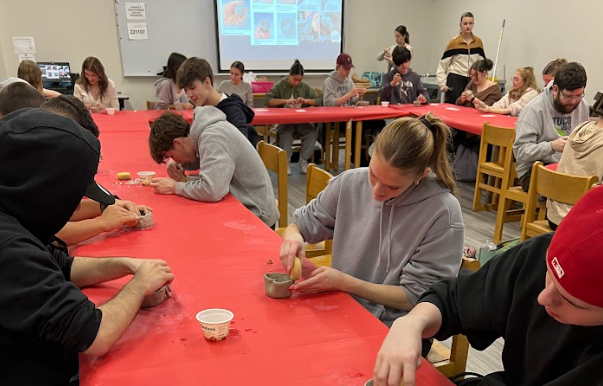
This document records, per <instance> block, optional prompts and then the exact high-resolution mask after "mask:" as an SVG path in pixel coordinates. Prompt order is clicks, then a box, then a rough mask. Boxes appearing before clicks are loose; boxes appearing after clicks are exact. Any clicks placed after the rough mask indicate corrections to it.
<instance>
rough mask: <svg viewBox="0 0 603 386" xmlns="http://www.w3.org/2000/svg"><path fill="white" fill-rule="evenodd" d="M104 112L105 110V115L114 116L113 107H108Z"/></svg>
mask: <svg viewBox="0 0 603 386" xmlns="http://www.w3.org/2000/svg"><path fill="white" fill-rule="evenodd" d="M106 110H107V115H115V109H114V108H113V107H109V108H107V109H106Z"/></svg>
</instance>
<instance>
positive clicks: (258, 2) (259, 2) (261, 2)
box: [253, 0, 274, 4]
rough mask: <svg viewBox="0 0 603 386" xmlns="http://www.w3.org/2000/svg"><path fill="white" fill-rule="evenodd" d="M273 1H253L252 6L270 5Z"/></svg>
mask: <svg viewBox="0 0 603 386" xmlns="http://www.w3.org/2000/svg"><path fill="white" fill-rule="evenodd" d="M273 2H274V0H253V3H254V4H272V3H273Z"/></svg>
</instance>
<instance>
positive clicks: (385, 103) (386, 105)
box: [381, 102, 389, 107]
mask: <svg viewBox="0 0 603 386" xmlns="http://www.w3.org/2000/svg"><path fill="white" fill-rule="evenodd" d="M388 106H389V102H381V107H388Z"/></svg>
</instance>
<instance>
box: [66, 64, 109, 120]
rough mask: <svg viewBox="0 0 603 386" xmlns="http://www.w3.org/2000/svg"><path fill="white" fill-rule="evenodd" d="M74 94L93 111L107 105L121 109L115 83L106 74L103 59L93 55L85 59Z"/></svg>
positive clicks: (101, 109) (104, 107)
mask: <svg viewBox="0 0 603 386" xmlns="http://www.w3.org/2000/svg"><path fill="white" fill-rule="evenodd" d="M73 96H74V97H76V98H77V99H79V100H81V101H82V102H84V104H85V105H86V107H91V108H92V109H93V111H94V110H96V111H99V112H100V111H104V110H105V109H106V108H107V107H110V108H114V109H116V110H119V100H118V99H117V89H116V88H115V83H114V82H113V81H112V80H111V79H109V78H108V77H107V74H105V67H104V66H103V64H102V63H101V61H100V60H98V59H97V58H95V57H93V56H90V57H87V58H86V59H84V63H82V74H81V76H80V79H78V81H77V82H76V83H75V88H74V90H73Z"/></svg>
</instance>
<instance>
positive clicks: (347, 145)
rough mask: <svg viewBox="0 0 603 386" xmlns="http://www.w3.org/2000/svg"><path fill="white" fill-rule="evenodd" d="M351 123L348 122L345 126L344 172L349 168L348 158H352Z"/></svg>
mask: <svg viewBox="0 0 603 386" xmlns="http://www.w3.org/2000/svg"><path fill="white" fill-rule="evenodd" d="M351 153H352V121H348V122H347V123H346V124H345V162H344V165H345V168H344V170H348V169H349V168H350V158H351V156H352V154H351Z"/></svg>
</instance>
